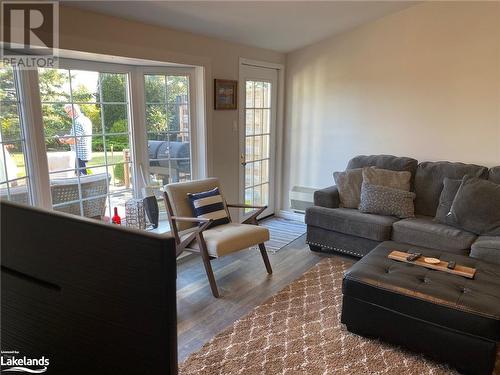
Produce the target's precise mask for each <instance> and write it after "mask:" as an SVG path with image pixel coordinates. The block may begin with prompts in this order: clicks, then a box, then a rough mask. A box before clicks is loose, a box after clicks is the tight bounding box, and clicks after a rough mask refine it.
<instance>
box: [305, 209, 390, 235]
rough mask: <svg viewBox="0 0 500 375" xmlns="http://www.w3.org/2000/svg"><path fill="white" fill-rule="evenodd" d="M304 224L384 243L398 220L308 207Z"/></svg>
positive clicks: (356, 211)
mask: <svg viewBox="0 0 500 375" xmlns="http://www.w3.org/2000/svg"><path fill="white" fill-rule="evenodd" d="M305 220H306V224H307V225H312V226H315V227H319V228H323V229H327V230H333V231H336V232H340V233H344V234H350V235H353V236H358V237H363V238H368V239H370V240H375V241H386V240H387V239H390V238H391V230H392V224H393V223H394V222H395V221H397V220H398V219H396V218H394V217H391V216H382V215H372V214H365V213H362V212H359V211H358V210H354V209H351V208H324V207H316V206H315V207H310V208H308V209H307V211H306V218H305Z"/></svg>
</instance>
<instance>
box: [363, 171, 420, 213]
mask: <svg viewBox="0 0 500 375" xmlns="http://www.w3.org/2000/svg"><path fill="white" fill-rule="evenodd" d="M404 173H407V172H404ZM414 199H415V193H413V192H411V191H405V190H401V189H393V188H390V187H387V186H382V185H372V184H369V183H367V182H363V185H362V187H361V202H360V204H359V211H361V212H365V213H371V214H378V215H388V216H395V217H399V218H402V219H403V218H407V217H414V216H415V209H414V207H413V200H414Z"/></svg>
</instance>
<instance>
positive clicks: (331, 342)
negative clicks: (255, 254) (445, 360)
mask: <svg viewBox="0 0 500 375" xmlns="http://www.w3.org/2000/svg"><path fill="white" fill-rule="evenodd" d="M350 264H351V263H350V262H349V261H345V260H342V259H339V258H325V259H323V260H321V261H320V262H319V263H318V264H316V265H315V266H314V267H313V268H311V269H310V270H309V271H307V272H306V273H305V274H304V275H303V276H302V277H301V278H300V279H298V280H296V281H294V282H293V283H292V284H290V285H289V286H287V287H286V288H284V289H283V290H282V291H281V292H279V293H278V294H276V295H275V296H273V297H271V298H270V299H269V300H267V301H266V302H264V303H263V304H262V305H260V306H258V307H256V308H255V309H254V310H253V311H252V312H251V313H249V314H248V315H247V316H245V317H244V318H242V319H240V320H238V321H236V322H235V323H233V325H232V326H230V327H228V328H226V329H225V330H224V331H223V332H221V333H220V334H218V335H217V336H215V338H213V339H212V340H211V341H210V342H208V343H207V344H205V345H204V346H203V347H202V348H201V349H200V350H199V351H198V352H195V353H193V354H191V355H190V356H189V357H188V358H187V359H186V361H185V362H184V363H182V364H181V365H180V366H179V373H180V374H182V375H188V374H221V375H222V374H224V375H232V374H244V375H253V374H264V375H267V374H304V375H320V374H350V375H352V374H394V375H396V374H398V375H399V374H415V375H417V374H418V375H422V374H436V375H437V374H457V373H456V372H455V371H453V370H452V369H450V368H448V367H447V366H446V365H444V364H441V363H436V362H433V361H430V360H428V359H426V358H424V357H423V356H421V355H417V354H414V353H410V352H408V351H405V350H402V349H401V348H399V347H396V346H392V345H389V344H385V343H382V342H380V341H378V340H372V339H367V338H364V337H361V336H358V335H355V334H352V333H350V332H348V331H346V329H345V327H344V326H343V325H342V324H340V312H341V307H342V291H341V288H342V275H343V272H344V271H345V270H346V269H347V268H348V267H349V266H350ZM497 369H498V365H497Z"/></svg>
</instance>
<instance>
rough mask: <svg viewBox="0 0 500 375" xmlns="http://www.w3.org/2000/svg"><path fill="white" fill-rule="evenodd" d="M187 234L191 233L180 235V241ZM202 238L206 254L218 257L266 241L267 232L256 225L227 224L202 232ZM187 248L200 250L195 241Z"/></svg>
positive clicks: (267, 238) (267, 237)
mask: <svg viewBox="0 0 500 375" xmlns="http://www.w3.org/2000/svg"><path fill="white" fill-rule="evenodd" d="M189 232H191V231H190V230H188V231H186V233H182V234H181V241H182V240H183V239H185V238H186V237H187V236H188V235H189ZM203 238H204V239H205V242H206V244H207V250H208V253H209V254H210V255H211V256H214V257H220V256H223V255H227V254H230V253H234V252H236V251H239V250H243V249H246V248H249V247H251V246H255V245H258V244H260V243H263V242H266V241H268V240H269V230H268V229H267V228H264V227H259V226H257V225H250V224H237V223H229V224H223V225H218V226H216V227H214V228H211V229H207V230H204V231H203ZM188 248H191V249H196V250H199V249H200V247H199V244H198V242H197V241H193V242H191V244H190V245H189V246H188Z"/></svg>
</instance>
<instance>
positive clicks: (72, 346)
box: [1, 202, 177, 374]
mask: <svg viewBox="0 0 500 375" xmlns="http://www.w3.org/2000/svg"><path fill="white" fill-rule="evenodd" d="M1 250H2V251H1V259H2V260H1V269H2V280H1V282H2V285H1V290H2V306H1V313H2V316H1V324H2V326H1V349H2V351H12V350H15V351H18V352H19V354H18V355H16V357H22V356H26V357H28V358H40V357H42V356H44V357H45V358H48V359H49V366H48V370H47V373H48V374H120V373H121V374H176V373H177V328H176V325H177V319H176V265H175V250H174V241H173V239H172V238H171V237H166V236H159V235H154V234H150V233H146V232H138V231H130V230H126V229H122V228H116V227H113V226H111V225H105V224H101V223H99V222H95V221H92V220H89V219H81V218H78V217H75V216H70V215H66V214H56V213H52V212H48V211H42V210H38V209H33V208H30V207H24V206H19V205H14V204H11V203H6V202H2V203H1Z"/></svg>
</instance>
